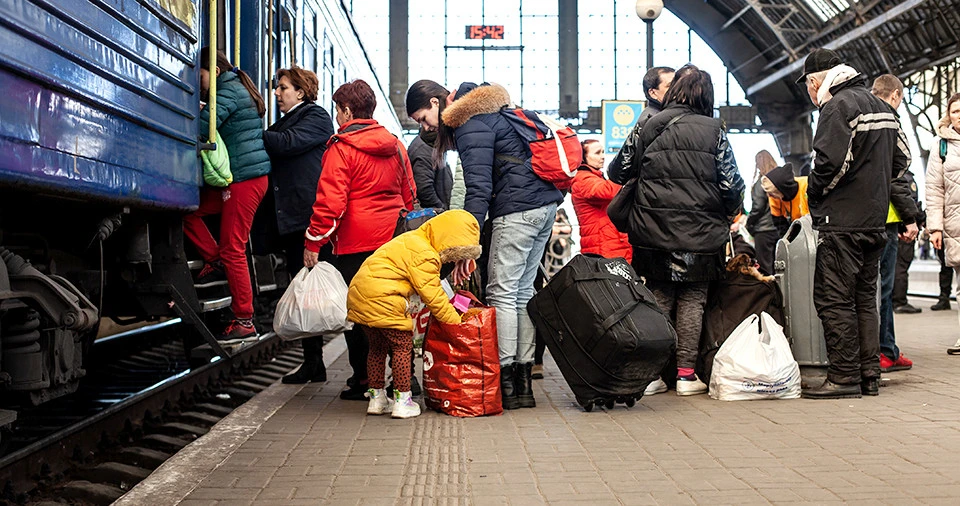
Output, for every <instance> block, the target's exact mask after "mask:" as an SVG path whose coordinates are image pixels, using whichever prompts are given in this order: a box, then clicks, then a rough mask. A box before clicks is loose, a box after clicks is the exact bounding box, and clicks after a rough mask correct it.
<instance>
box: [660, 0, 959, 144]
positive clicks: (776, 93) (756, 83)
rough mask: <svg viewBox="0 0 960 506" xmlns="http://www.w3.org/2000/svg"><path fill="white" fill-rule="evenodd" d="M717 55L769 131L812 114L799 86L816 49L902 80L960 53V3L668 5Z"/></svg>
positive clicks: (722, 1) (744, 0) (840, 0)
mask: <svg viewBox="0 0 960 506" xmlns="http://www.w3.org/2000/svg"><path fill="white" fill-rule="evenodd" d="M666 6H667V7H668V8H669V9H670V10H671V11H672V12H673V13H674V14H676V15H677V16H678V17H679V18H680V19H682V20H683V21H684V22H685V23H687V25H689V26H690V27H691V28H692V29H693V30H695V31H696V32H697V33H698V34H699V35H700V36H701V37H702V38H703V39H704V40H705V41H706V42H707V43H708V44H710V46H711V47H712V48H713V49H714V50H715V51H716V52H717V54H718V55H719V56H720V58H721V59H723V61H724V63H726V65H727V68H728V69H730V70H731V72H732V73H733V75H734V77H736V78H737V80H738V81H739V82H740V84H741V85H742V86H743V89H744V90H746V93H747V98H748V99H749V100H750V101H751V102H752V103H753V104H754V105H756V106H758V108H759V114H760V118H761V120H762V121H763V123H764V124H765V125H767V126H769V127H774V128H775V127H776V126H778V125H783V126H785V125H786V124H787V123H790V122H792V121H793V120H794V118H796V117H797V115H800V114H802V113H804V112H808V111H810V110H811V109H813V104H811V103H810V101H809V98H807V93H806V89H805V87H803V86H801V85H797V84H796V83H795V82H794V81H795V80H796V78H797V76H798V75H799V74H800V72H801V69H802V66H803V60H804V58H805V57H806V55H807V54H808V53H809V52H810V51H811V50H812V49H815V48H818V47H826V48H830V49H833V50H835V51H837V52H838V53H839V54H840V56H841V57H842V58H843V59H844V60H845V61H846V62H847V63H848V64H850V65H851V66H853V67H854V68H856V69H857V70H859V71H860V72H862V73H864V74H865V75H867V76H868V77H869V78H873V77H876V76H878V75H880V74H885V73H892V74H895V75H897V76H899V77H900V78H901V79H903V78H905V77H907V76H909V75H911V74H913V73H915V72H917V71H921V70H924V69H927V68H930V67H932V66H934V65H937V64H939V63H943V62H945V61H949V60H951V59H954V58H957V57H958V54H960V9H958V7H960V0H762V1H761V0H670V1H668V2H666Z"/></svg>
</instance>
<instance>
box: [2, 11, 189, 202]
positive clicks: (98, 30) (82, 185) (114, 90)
mask: <svg viewBox="0 0 960 506" xmlns="http://www.w3.org/2000/svg"><path fill="white" fill-rule="evenodd" d="M163 3H164V4H165V5H166V6H167V7H166V9H170V11H168V10H166V9H165V8H163V7H161V6H160V4H158V3H157V2H156V1H155V0H139V1H131V0H3V1H2V2H0V90H3V93H4V94H5V97H4V99H3V100H2V101H0V120H2V121H0V187H6V188H15V189H17V190H24V191H38V192H44V193H47V194H50V193H53V194H64V195H70V196H74V197H80V198H87V199H96V200H99V201H103V202H108V203H116V204H122V205H130V206H134V207H149V208H162V209H176V210H189V209H193V208H195V207H196V206H197V204H198V202H199V187H200V185H201V179H200V170H199V161H198V158H197V150H196V132H197V110H198V102H199V97H198V93H199V90H198V89H197V83H198V82H199V79H198V77H197V72H198V68H197V61H196V54H197V44H198V26H197V24H198V23H197V21H196V20H197V14H196V13H197V11H196V9H197V6H196V2H195V0H166V1H165V2H163Z"/></svg>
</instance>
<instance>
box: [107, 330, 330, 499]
mask: <svg viewBox="0 0 960 506" xmlns="http://www.w3.org/2000/svg"><path fill="white" fill-rule="evenodd" d="M346 350H347V344H346V341H345V340H344V338H343V336H340V337H337V338H336V339H334V340H333V341H330V342H329V343H327V345H326V346H324V348H323V361H324V363H325V364H326V366H327V367H330V366H331V365H333V363H334V362H335V361H336V360H337V359H339V358H340V356H341V355H343V353H344V352H345V351H346ZM303 387H304V385H283V384H281V383H275V384H273V385H271V386H270V387H268V388H267V389H266V390H264V391H262V392H260V393H259V394H257V395H256V397H254V398H253V399H250V400H249V401H247V402H246V403H244V404H243V405H242V406H240V407H238V408H237V409H235V410H234V411H233V412H232V413H230V414H229V415H227V416H226V417H225V418H224V419H223V420H220V421H219V422H217V424H216V425H214V426H213V427H211V428H210V431H209V432H207V433H206V434H204V435H203V436H202V437H200V438H198V439H197V440H196V441H194V442H192V443H190V444H189V445H187V446H186V447H184V448H183V449H182V450H180V452H178V453H177V454H176V455H174V456H173V457H171V458H170V460H167V461H166V462H164V463H163V464H162V465H161V466H160V467H158V468H157V469H155V470H154V471H153V473H151V474H150V476H148V477H147V479H145V480H143V481H141V482H140V483H138V484H137V485H136V486H135V487H133V488H132V489H130V491H129V492H127V493H126V494H124V496H123V497H121V498H120V499H118V500H117V501H115V502H114V503H113V504H114V505H116V506H133V505H141V504H151V505H153V506H161V505H174V504H178V503H180V501H182V500H183V499H184V498H185V497H186V496H187V495H189V494H190V492H192V491H193V490H194V489H195V488H197V486H199V485H200V482H202V481H203V479H204V478H206V477H207V476H209V475H210V473H212V472H213V471H214V470H216V469H217V468H218V467H220V465H221V464H222V463H223V461H224V460H226V459H227V457H229V456H230V455H231V454H232V453H233V452H234V451H235V450H236V449H238V448H240V445H242V444H243V443H244V442H246V441H247V439H249V438H250V436H252V435H254V434H255V433H256V432H257V431H258V430H259V429H260V426H261V425H263V423H264V422H265V421H267V419H269V418H270V417H271V416H273V414H274V413H276V412H277V410H279V409H280V408H281V407H283V405H284V404H286V403H287V401H289V400H290V399H291V398H293V397H294V396H295V395H297V393H298V392H299V391H300V390H301V389H302V388H303Z"/></svg>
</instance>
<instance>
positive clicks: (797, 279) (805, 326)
mask: <svg viewBox="0 0 960 506" xmlns="http://www.w3.org/2000/svg"><path fill="white" fill-rule="evenodd" d="M816 259H817V231H816V230H814V229H813V219H812V218H810V215H807V216H804V217H802V218H800V219H799V220H797V221H794V222H793V223H792V224H790V229H789V230H788V231H787V233H786V235H785V236H784V237H783V238H782V239H780V240H779V241H778V242H777V254H776V261H775V262H774V270H775V271H776V273H775V274H776V278H777V283H779V284H780V291H781V292H783V305H784V314H785V316H786V330H787V336H788V337H789V339H790V348H791V349H792V350H793V358H794V359H795V360H796V361H797V363H798V364H800V365H802V366H826V365H829V364H830V360H829V359H828V358H827V344H826V342H825V341H824V339H823V324H821V323H820V317H819V316H817V309H816V308H815V307H814V305H813V274H814V271H815V270H816Z"/></svg>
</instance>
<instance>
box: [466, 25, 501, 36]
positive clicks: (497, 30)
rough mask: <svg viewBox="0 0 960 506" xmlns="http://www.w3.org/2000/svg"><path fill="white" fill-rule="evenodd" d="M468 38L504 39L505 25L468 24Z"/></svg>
mask: <svg viewBox="0 0 960 506" xmlns="http://www.w3.org/2000/svg"><path fill="white" fill-rule="evenodd" d="M467 39H470V40H481V39H493V40H503V25H467Z"/></svg>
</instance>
